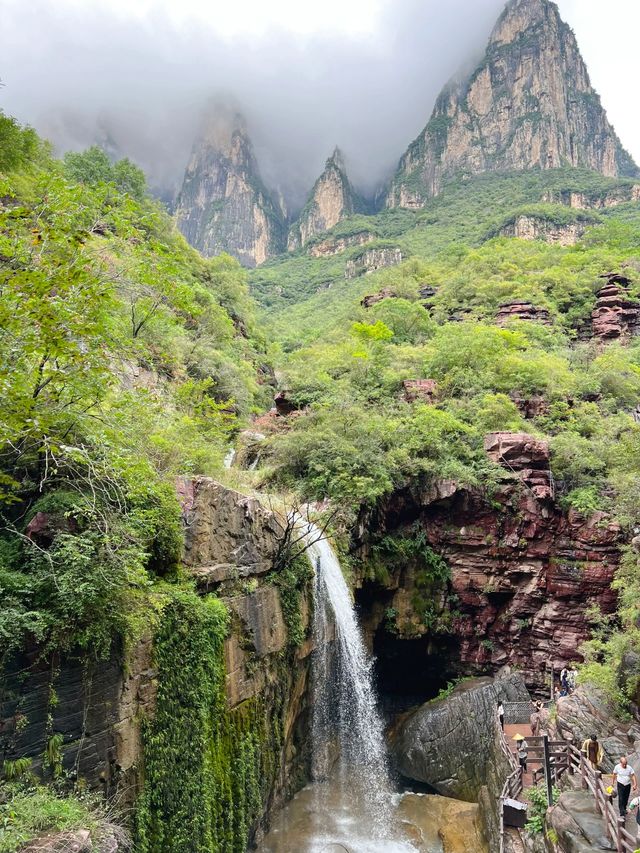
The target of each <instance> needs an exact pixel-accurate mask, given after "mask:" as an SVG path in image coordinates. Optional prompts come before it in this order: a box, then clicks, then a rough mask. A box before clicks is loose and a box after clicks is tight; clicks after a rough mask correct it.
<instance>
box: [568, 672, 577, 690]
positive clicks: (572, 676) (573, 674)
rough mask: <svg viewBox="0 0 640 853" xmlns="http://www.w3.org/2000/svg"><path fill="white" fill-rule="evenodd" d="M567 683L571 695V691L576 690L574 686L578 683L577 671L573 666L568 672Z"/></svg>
mask: <svg viewBox="0 0 640 853" xmlns="http://www.w3.org/2000/svg"><path fill="white" fill-rule="evenodd" d="M568 681H569V690H570V691H571V693H573V691H574V690H575V689H576V685H577V683H578V670H577V669H576V668H575V666H572V667H571V669H570V670H569V676H568Z"/></svg>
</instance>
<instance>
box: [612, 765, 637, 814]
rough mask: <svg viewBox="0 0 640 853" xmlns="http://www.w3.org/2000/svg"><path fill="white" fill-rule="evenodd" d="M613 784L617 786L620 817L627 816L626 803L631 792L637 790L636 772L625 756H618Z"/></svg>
mask: <svg viewBox="0 0 640 853" xmlns="http://www.w3.org/2000/svg"><path fill="white" fill-rule="evenodd" d="M613 784H614V786H615V785H617V786H618V810H619V812H620V817H626V816H627V803H628V802H629V796H630V794H631V791H632V790H633V791H634V792H635V791H637V790H638V780H637V779H636V771H635V770H634V769H633V767H631V766H630V765H629V762H628V761H627V756H626V755H621V756H620V761H619V762H618V763H617V764H616V766H615V767H614V768H613Z"/></svg>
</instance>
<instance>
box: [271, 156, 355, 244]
mask: <svg viewBox="0 0 640 853" xmlns="http://www.w3.org/2000/svg"><path fill="white" fill-rule="evenodd" d="M364 209H365V205H364V202H363V201H362V199H361V198H360V197H359V195H358V193H357V192H356V191H355V190H354V188H353V186H352V185H351V182H350V181H349V178H348V177H347V172H346V167H345V163H344V157H343V155H342V151H341V150H340V149H339V148H338V146H336V147H335V148H334V150H333V153H332V154H331V156H330V157H329V159H328V160H327V162H326V163H325V167H324V171H323V172H322V174H321V175H320V177H319V178H318V180H317V181H316V182H315V184H314V185H313V189H312V190H311V193H310V194H309V198H308V199H307V203H306V204H305V206H304V208H303V209H302V212H301V214H300V216H299V218H298V220H297V222H295V223H294V224H293V225H292V227H291V230H290V231H289V242H288V248H289V249H290V250H291V251H293V250H294V249H297V248H299V247H300V246H304V245H305V243H307V242H308V241H309V240H310V239H311V238H312V237H315V236H316V234H321V233H322V232H323V231H327V230H328V229H329V228H333V226H334V225H335V224H336V223H337V222H339V221H340V220H341V219H344V218H345V217H346V216H350V215H351V214H352V213H357V212H359V211H363V210H364Z"/></svg>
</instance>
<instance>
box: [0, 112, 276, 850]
mask: <svg viewBox="0 0 640 853" xmlns="http://www.w3.org/2000/svg"><path fill="white" fill-rule="evenodd" d="M0 139H1V140H2V145H0V150H1V151H2V159H1V160H0V393H1V395H2V401H3V407H2V417H1V418H0V670H2V669H3V668H4V667H5V666H11V667H12V669H13V670H15V668H16V665H17V666H18V668H19V666H20V663H19V661H20V655H22V654H23V653H25V652H31V653H33V652H35V651H37V655H36V656H35V658H34V657H33V654H32V655H31V657H30V658H29V660H30V664H31V665H33V664H34V662H35V663H36V664H37V663H38V662H39V661H41V662H48V661H49V660H50V661H51V664H50V669H51V684H50V688H49V694H50V699H49V708H48V712H49V713H48V721H47V724H46V726H47V729H46V737H47V746H46V751H45V754H44V756H43V761H44V766H45V768H46V767H48V768H49V770H48V771H47V773H48V775H49V776H51V777H52V779H53V780H55V781H56V784H59V785H60V787H61V790H63V789H65V776H66V770H65V768H64V766H63V762H62V752H61V746H62V736H61V735H59V734H57V733H55V732H54V730H53V728H52V726H53V723H52V720H53V713H54V709H55V703H56V701H57V699H56V693H55V677H56V672H57V669H56V667H57V664H55V663H54V662H56V661H60V655H61V654H63V653H65V652H70V653H73V654H74V655H75V656H78V655H81V656H84V659H85V660H87V661H89V660H91V659H96V658H103V657H105V656H107V655H108V654H110V653H112V650H114V649H115V650H118V649H121V648H122V647H123V644H125V645H126V644H127V643H131V642H132V641H133V640H134V639H135V638H136V637H137V636H139V635H140V634H141V633H142V631H149V630H154V626H155V628H156V629H158V626H160V625H161V623H162V619H161V618H160V614H161V613H162V611H163V609H164V608H167V607H169V606H170V603H171V602H172V601H174V597H175V596H176V595H179V594H180V590H181V589H184V590H186V591H185V593H184V594H186V595H188V594H191V595H192V596H193V594H192V593H189V592H188V590H189V583H188V581H187V580H186V579H183V577H182V575H181V571H180V567H179V560H180V554H181V549H182V528H181V521H180V507H179V504H178V500H177V496H176V491H175V487H174V480H175V478H176V477H177V476H179V475H191V474H199V473H203V474H215V473H218V472H219V471H220V470H221V468H222V459H223V456H224V454H225V452H226V450H227V447H228V444H229V441H230V438H231V437H232V436H233V434H234V432H235V431H237V430H238V428H239V427H240V426H241V425H242V424H243V423H245V422H246V420H247V418H248V416H249V415H250V414H251V413H252V412H253V411H259V410H262V409H263V408H264V404H265V401H267V400H268V399H269V397H270V395H271V394H270V392H269V391H268V390H265V388H264V387H263V383H264V381H265V380H268V377H269V374H268V371H267V370H266V368H265V367H264V365H265V363H266V359H265V353H264V340H263V338H262V337H261V335H260V333H259V332H258V331H257V328H256V324H255V319H254V311H253V303H252V300H251V298H250V297H249V294H248V288H247V281H246V274H245V272H244V271H243V270H242V269H241V267H240V266H239V264H238V263H237V262H236V261H234V260H233V259H231V258H230V257H228V256H221V257H218V258H215V259H213V260H210V261H207V260H204V259H202V258H201V257H200V256H199V255H198V253H197V252H195V251H194V250H193V249H191V248H190V247H189V246H188V245H187V244H186V242H185V241H184V239H183V238H182V237H181V236H180V235H179V234H178V233H177V231H176V229H175V227H174V225H173V223H172V221H171V220H170V218H169V217H168V216H167V214H166V213H165V212H164V210H163V209H162V208H161V207H160V205H158V204H157V203H156V202H154V201H153V200H151V199H150V198H149V197H148V196H147V194H146V189H145V180H144V175H143V174H142V172H141V171H140V170H139V169H137V167H135V166H134V165H133V164H132V163H130V162H128V161H126V160H124V161H119V162H117V163H115V164H113V163H111V162H110V161H109V160H108V158H107V157H106V156H105V155H104V153H103V152H102V151H100V150H99V149H96V148H93V149H89V150H88V151H87V152H84V153H75V154H69V155H67V157H65V159H64V161H59V160H55V159H54V158H53V157H52V156H51V154H50V152H49V150H48V148H47V146H46V145H45V144H43V143H42V142H41V141H40V140H39V139H38V138H37V136H36V135H35V133H34V132H33V131H32V130H30V129H28V128H21V127H20V126H19V125H18V124H17V123H16V122H15V121H13V120H12V119H10V118H8V117H6V116H4V115H0ZM5 142H6V143H7V145H8V148H6V147H5V144H4V143H5ZM225 625H226V622H224V621H221V622H220V630H219V631H218V634H217V635H216V636H218V638H219V636H220V631H224V626H225ZM218 643H219V639H218ZM16 661H18V663H17V664H16ZM18 671H19V669H18ZM5 689H6V687H5V683H4V682H3V684H2V690H1V691H0V696H1V698H2V700H3V701H4V700H5V699H7V698H10V697H8V696H7V695H6V693H5ZM216 707H217V706H216ZM15 736H19V729H16V732H15V733H14V735H12V734H11V731H10V732H9V735H8V739H7V738H5V737H4V736H3V738H2V739H0V757H2V756H4V759H5V760H4V765H2V766H1V767H0V770H2V772H1V773H0V789H1V790H0V802H4V801H6V800H7V799H10V800H11V802H12V807H11V809H10V811H9V812H7V813H6V814H4V813H3V815H2V819H3V824H0V836H2V844H4V845H5V846H4V847H2V849H3V850H4V849H6V850H14V849H17V845H18V844H19V843H20V842H21V841H25V840H28V838H30V837H32V836H33V834H35V833H37V832H38V831H40V830H45V829H50V828H52V829H53V828H60V829H65V828H72V827H73V826H75V825H80V824H82V825H84V826H89V828H91V826H93V825H94V824H96V820H97V818H94V817H92V816H91V814H92V813H91V814H89V812H88V811H87V807H86V806H84V805H82V804H81V803H80V802H79V801H78V800H77V799H73V798H71V799H67V798H65V796H62V797H61V798H56V796H55V794H50V795H49V794H47V792H46V791H43V790H42V789H39V788H37V787H33V786H32V785H31V783H30V782H29V775H28V774H29V771H30V768H29V766H28V765H29V761H28V760H24V761H23V760H22V759H19V760H17V761H14V760H13V757H14V755H13V740H14V739H15ZM150 760H151V759H150ZM23 764H24V766H23ZM152 766H153V765H152ZM2 775H4V777H5V781H4V782H3V781H2V780H1V779H2ZM14 777H16V781H11V780H12V779H13V778H14ZM18 777H20V778H23V777H24V779H25V780H26V781H25V782H24V784H23V783H22V782H21V781H20V779H18ZM12 785H13V786H14V789H15V790H14V789H12V788H11V786H12ZM20 786H22V787H20ZM5 811H6V810H5ZM96 825H97V824H96ZM238 831H239V832H240V831H242V832H244V835H246V826H245V825H244V824H243V826H242V827H240V828H238ZM243 837H244V836H243ZM7 845H8V846H7ZM162 849H166V848H164V847H163V848H162Z"/></svg>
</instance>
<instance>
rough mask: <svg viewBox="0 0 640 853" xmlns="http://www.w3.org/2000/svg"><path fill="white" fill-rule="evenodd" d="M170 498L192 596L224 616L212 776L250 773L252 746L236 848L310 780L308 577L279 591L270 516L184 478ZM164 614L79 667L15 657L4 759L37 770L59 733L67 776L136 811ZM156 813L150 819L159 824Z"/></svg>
mask: <svg viewBox="0 0 640 853" xmlns="http://www.w3.org/2000/svg"><path fill="white" fill-rule="evenodd" d="M178 491H179V495H180V499H181V503H182V508H183V518H184V523H185V532H186V533H185V554H184V563H185V567H186V570H187V571H188V572H189V573H190V574H191V575H192V577H193V578H194V581H195V583H196V587H197V590H198V596H199V597H198V599H196V601H198V600H200V601H202V602H206V601H208V600H210V598H211V596H210V594H211V593H215V596H216V598H217V599H218V600H222V602H224V604H225V606H226V609H227V611H228V614H229V630H228V632H227V635H226V638H225V639H224V647H223V651H222V655H221V657H222V658H223V666H224V691H223V697H222V699H223V701H222V703H221V705H220V706H217V705H216V707H215V708H211V709H210V712H211V713H212V714H215V715H216V719H217V720H218V721H219V722H218V724H219V725H220V726H223V725H224V726H225V727H226V731H227V740H226V742H225V751H224V752H221V754H220V755H219V756H218V757H217V761H218V765H217V772H219V773H222V774H227V773H228V772H229V768H230V767H231V766H233V765H239V766H242V767H243V768H244V770H243V772H246V773H247V774H248V773H249V772H250V770H251V768H250V767H249V763H250V761H251V759H250V758H249V753H250V750H249V748H248V746H247V743H246V738H247V737H249V736H250V737H252V738H255V739H256V742H257V741H258V740H259V743H260V750H259V754H258V755H257V758H256V760H257V761H259V762H260V766H259V768H258V770H257V774H258V776H257V778H258V780H259V783H260V784H259V790H258V791H257V792H254V793H253V794H252V797H253V800H252V802H253V805H252V808H251V815H250V816H249V817H248V818H247V821H248V823H249V825H248V826H246V827H245V828H244V829H243V828H242V827H240V828H239V829H238V844H240V841H241V837H242V833H243V832H245V829H246V834H251V835H252V836H255V835H256V833H257V834H259V833H260V827H261V825H262V822H263V820H264V818H265V815H266V814H268V813H269V812H270V811H271V810H272V809H274V808H276V807H277V806H279V805H280V804H282V802H283V801H284V800H285V799H286V798H287V797H288V796H289V795H290V794H291V793H292V792H293V791H295V790H297V789H298V788H299V787H301V786H302V784H304V781H305V778H306V773H307V768H308V762H309V755H308V743H307V740H308V739H307V737H306V732H307V730H308V719H307V717H306V714H307V711H308V705H307V678H308V670H309V655H310V652H311V647H312V644H311V641H310V639H308V638H307V637H306V634H307V627H308V622H309V612H310V602H309V594H310V593H309V590H308V588H307V586H306V583H307V581H306V580H305V577H304V576H302V577H301V579H300V583H299V586H298V587H297V588H295V589H293V588H292V581H291V578H288V580H287V585H286V587H287V588H286V591H281V590H282V588H281V587H280V586H279V585H278V583H277V572H278V569H277V566H278V565H280V564H279V563H278V558H279V549H280V541H281V537H282V533H283V529H282V526H281V524H280V522H279V521H278V518H277V517H276V516H275V515H274V513H272V512H271V511H269V510H267V509H265V508H264V507H262V506H261V505H260V503H259V502H258V501H257V500H255V499H253V498H248V497H246V496H244V495H241V494H239V493H237V492H234V491H232V490H230V489H227V488H225V487H223V486H221V485H219V484H218V483H215V482H214V481H212V480H209V479H207V478H198V479H196V480H191V479H187V480H184V481H181V482H180V483H179V486H178ZM292 593H293V597H292ZM285 595H286V596H288V597H287V598H286V601H285V598H284V597H285ZM172 607H173V605H172V604H171V603H166V604H165V605H164V610H163V611H162V616H161V617H160V618H159V624H157V625H155V627H149V630H148V632H147V634H146V635H145V636H144V637H143V638H142V639H141V640H140V641H139V642H137V644H134V646H133V648H131V649H129V650H128V651H127V653H126V655H125V654H123V650H122V649H121V648H119V647H114V649H113V653H112V655H111V657H110V658H109V659H108V660H106V661H98V662H95V661H92V662H89V663H87V661H85V660H82V659H80V658H78V657H74V656H69V655H66V656H63V657H62V658H60V657H58V656H56V657H55V658H54V659H48V658H47V659H45V658H43V657H42V656H41V655H38V653H37V651H38V650H37V649H34V650H33V653H32V654H27V655H23V656H21V657H20V658H19V659H16V660H15V661H14V662H13V665H12V666H11V667H10V668H9V669H8V670H7V671H4V672H3V673H2V681H1V684H2V692H1V694H0V760H2V759H8V760H15V759H16V758H21V757H28V758H31V759H32V766H33V769H34V770H35V771H36V772H40V771H41V770H42V764H43V756H44V754H45V751H46V748H47V743H48V742H49V741H50V738H51V736H52V735H53V734H55V735H58V736H61V739H62V745H61V748H60V753H61V760H62V764H63V766H64V769H65V771H67V772H68V773H69V774H70V775H71V776H72V777H74V778H77V779H78V780H82V781H83V783H85V784H86V785H87V786H88V787H89V788H91V789H98V790H101V791H103V792H104V793H105V794H107V795H116V794H117V796H118V801H119V803H120V804H126V805H132V804H133V803H134V801H135V800H136V797H137V795H138V794H139V793H140V789H141V785H142V782H143V779H144V775H145V774H144V772H143V767H145V766H146V767H147V769H148V766H149V763H150V762H152V760H153V754H151V755H150V753H152V751H153V749H154V748H155V745H156V742H157V740H154V739H153V737H152V738H151V739H149V738H148V737H145V735H144V732H143V729H144V727H145V725H146V727H147V729H148V727H149V726H153V725H154V724H155V721H156V720H157V718H158V714H159V713H160V712H162V710H163V708H162V703H163V702H165V703H166V701H167V695H168V692H169V689H170V688H169V686H168V685H167V683H166V682H167V679H166V673H165V676H164V681H163V673H162V668H161V666H160V664H159V661H158V643H159V639H158V638H159V637H161V635H162V634H163V631H164V630H165V628H164V626H165V625H166V624H169V623H168V622H167V620H168V619H171V618H174V619H175V615H174V617H172V616H171V610H172ZM292 619H293V620H294V621H295V623H296V628H295V629H296V630H297V631H298V637H297V638H296V639H294V638H293V636H292V631H293V630H294V629H293V625H294V621H292ZM173 627H175V628H176V631H177V634H179V635H180V637H181V639H180V644H181V655H182V656H183V658H184V662H185V663H184V665H185V667H186V666H187V661H189V662H190V663H191V664H193V657H194V651H193V649H190V648H189V637H190V632H189V624H188V623H185V622H180V621H179V620H177V621H176V624H175V626H173ZM165 639H166V638H165ZM185 671H186V670H185ZM194 671H195V672H197V671H198V669H197V666H196V667H195V669H194ZM203 695H204V694H203ZM52 696H54V697H55V701H52ZM177 702H178V703H179V702H180V697H177ZM164 713H165V714H166V705H165V709H164ZM163 719H164V718H163ZM156 734H157V733H156ZM195 734H197V733H194V736H195ZM173 737H174V733H173V732H171V731H170V730H169V729H168V728H167V729H163V730H162V732H161V736H160V738H159V739H160V741H162V743H163V744H165V747H167V748H169V749H171V743H172V738H173ZM227 765H228V766H227ZM177 772H179V771H177ZM190 772H191V768H190ZM194 772H195V771H194ZM45 775H46V772H45ZM239 796H240V795H239V794H238V797H239ZM183 805H184V804H183ZM167 808H168V810H169V811H170V809H169V807H167ZM185 808H188V806H185ZM185 814H186V812H185ZM163 817H164V816H163V815H162V814H160V813H158V814H156V815H155V818H157V820H158V821H161V820H162V819H163ZM245 841H246V838H245ZM65 849H67V848H65ZM114 849H115V848H114ZM238 849H239V848H238ZM243 849H244V848H243Z"/></svg>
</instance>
